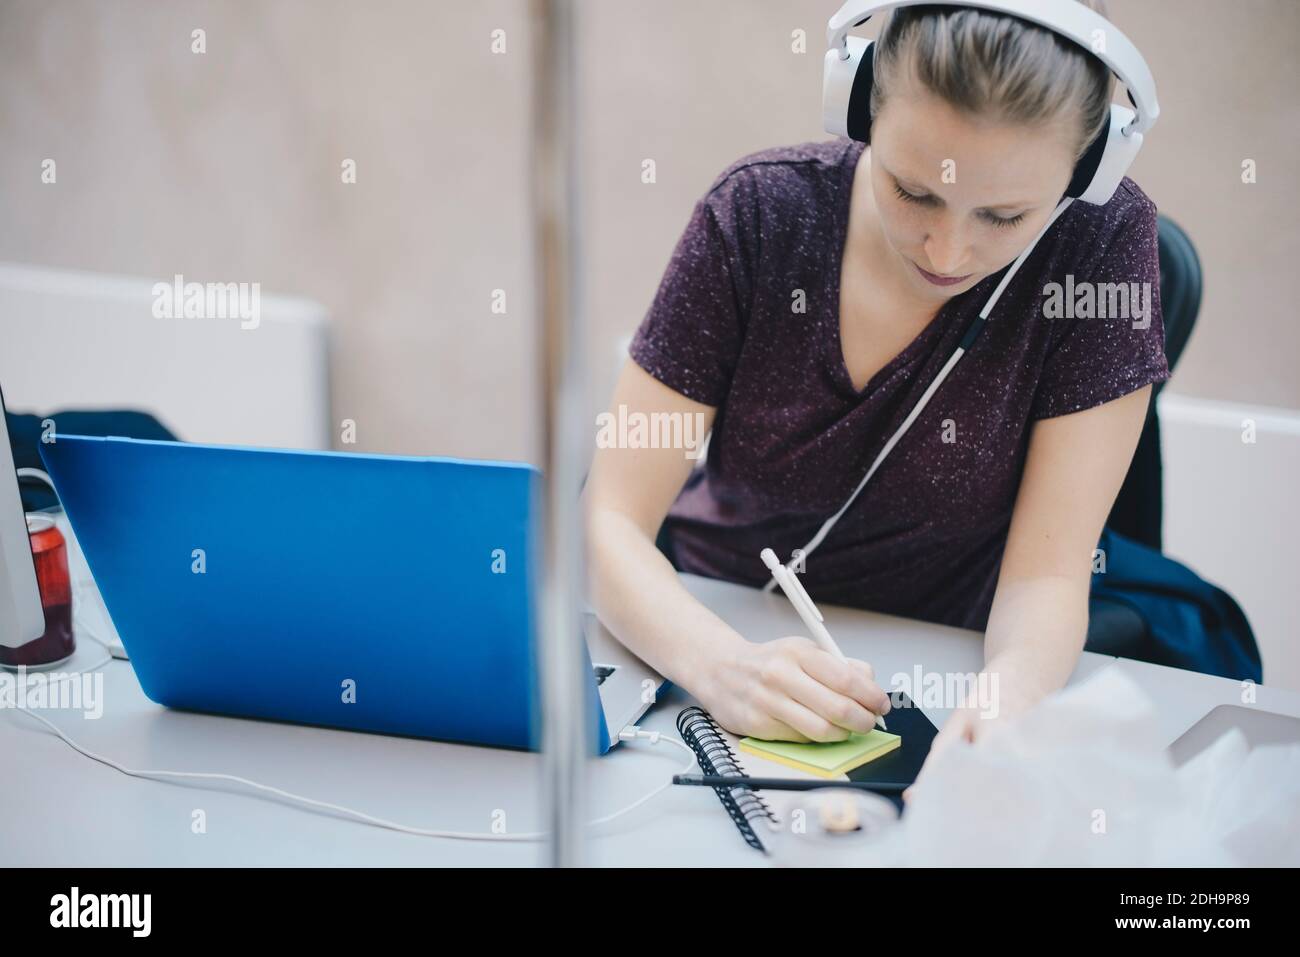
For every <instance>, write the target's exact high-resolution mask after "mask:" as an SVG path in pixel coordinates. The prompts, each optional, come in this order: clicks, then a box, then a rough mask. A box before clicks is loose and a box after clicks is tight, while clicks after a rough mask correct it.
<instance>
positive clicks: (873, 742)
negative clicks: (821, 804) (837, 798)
mask: <svg viewBox="0 0 1300 957" xmlns="http://www.w3.org/2000/svg"><path fill="white" fill-rule="evenodd" d="M902 743H903V739H902V738H901V737H899V736H898V735H896V734H890V733H889V732H888V731H881V730H880V729H879V728H875V729H872V730H871V731H868V732H867V733H866V734H852V735H850V736H849V737H848V738H846V739H844V740H843V741H829V742H825V743H822V742H813V743H811V744H800V743H798V742H795V741H763V740H760V739H759V738H741V739H740V750H742V751H746V752H748V753H749V754H753V755H756V756H758V757H760V758H765V759H767V760H768V761H775V762H777V763H778V764H784V765H785V766H786V767H791V768H795V769H797V770H799V771H806V772H808V773H809V774H816V775H818V776H819V777H823V778H834V777H839V776H840V775H841V774H847V773H848V772H849V771H852V770H853V769H854V768H860V767H862V765H864V764H866V763H867V762H868V761H874V760H875V759H876V758H878V757H880V756H881V755H882V754H888V753H889V752H890V751H893V750H894V749H895V748H897V747H898V746H899V745H900V744H902Z"/></svg>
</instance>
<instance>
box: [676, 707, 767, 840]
mask: <svg viewBox="0 0 1300 957" xmlns="http://www.w3.org/2000/svg"><path fill="white" fill-rule="evenodd" d="M677 733H678V734H680V735H681V736H682V740H683V741H685V742H686V743H687V745H689V746H690V749H691V750H692V751H694V752H695V757H696V759H697V760H698V761H699V763H700V770H701V771H702V772H703V773H704V774H717V775H729V776H740V777H746V776H747V775H746V774H745V771H744V769H743V768H741V766H740V763H739V762H738V761H737V760H736V752H734V751H732V750H731V745H729V744H728V743H727V739H726V738H725V737H724V736H723V734H722V729H721V728H719V727H718V725H717V723H716V722H715V721H714V720H713V717H712V715H710V714H709V713H708V712H707V711H705V710H704V709H703V708H697V707H690V708H686V709H684V710H683V711H682V712H681V714H679V715H678V716H677ZM713 790H714V792H715V793H716V794H717V795H718V800H719V801H721V802H722V806H723V807H724V808H725V809H726V811H727V814H728V815H730V817H731V820H732V822H733V823H735V825H736V829H737V830H738V831H740V836H741V837H743V838H744V839H745V843H746V844H748V845H749V846H750V847H752V848H754V849H755V850H759V851H764V852H766V851H767V848H765V847H764V846H763V842H762V841H761V840H760V839H759V837H758V834H756V833H755V832H754V827H753V821H754V820H755V819H757V818H765V819H767V820H768V821H775V820H776V815H775V814H773V813H772V809H771V808H770V807H768V805H767V802H766V801H764V800H763V798H762V797H761V796H760V795H758V794H756V793H755V792H753V791H751V790H750V789H749V788H747V787H745V786H743V785H733V786H731V787H715V788H714V789H713Z"/></svg>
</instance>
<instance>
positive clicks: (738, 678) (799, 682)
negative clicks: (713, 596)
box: [691, 636, 889, 741]
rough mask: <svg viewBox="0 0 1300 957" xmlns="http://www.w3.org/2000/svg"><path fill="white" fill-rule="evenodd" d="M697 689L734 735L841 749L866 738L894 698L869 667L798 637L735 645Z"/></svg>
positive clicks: (723, 651) (718, 657)
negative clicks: (838, 744) (840, 744)
mask: <svg viewBox="0 0 1300 957" xmlns="http://www.w3.org/2000/svg"><path fill="white" fill-rule="evenodd" d="M703 672H704V673H703V674H702V675H701V678H702V680H700V681H699V682H697V685H698V687H697V688H694V689H691V690H693V691H694V692H695V694H696V697H697V698H699V700H700V703H701V704H702V705H704V707H705V709H706V710H707V711H708V712H709V713H710V714H711V715H713V717H714V719H715V720H716V721H717V722H718V723H719V724H720V725H722V727H724V728H726V729H727V730H728V731H730V732H732V733H733V734H739V735H750V736H752V737H755V738H762V739H765V740H769V741H843V740H844V739H845V738H847V737H848V736H849V734H850V732H854V731H858V732H862V733H866V732H868V731H870V730H871V729H872V728H873V727H874V726H875V722H876V715H877V714H887V713H888V712H889V695H887V694H886V693H885V692H884V690H883V689H882V688H881V687H880V686H879V685H878V684H876V676H875V672H874V671H873V670H872V668H871V665H869V664H867V663H866V662H865V661H858V660H855V659H852V658H850V659H847V660H845V659H840V658H837V657H836V656H835V655H833V654H831V653H830V652H828V651H823V650H822V649H821V648H820V647H818V646H817V645H816V644H815V643H814V642H812V641H810V640H809V639H807V638H803V637H799V636H790V637H787V638H778V639H777V640H775V641H768V642H763V643H755V642H751V641H745V640H743V639H742V640H740V641H738V642H729V643H727V644H726V645H725V646H724V647H722V648H720V649H719V650H718V652H717V653H716V654H714V655H712V656H711V657H710V660H709V662H708V663H707V664H706V666H705V667H704V669H703Z"/></svg>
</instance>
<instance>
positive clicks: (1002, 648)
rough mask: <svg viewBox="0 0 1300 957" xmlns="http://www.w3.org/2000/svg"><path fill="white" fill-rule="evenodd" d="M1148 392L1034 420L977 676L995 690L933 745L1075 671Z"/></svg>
mask: <svg viewBox="0 0 1300 957" xmlns="http://www.w3.org/2000/svg"><path fill="white" fill-rule="evenodd" d="M1150 394H1151V387H1150V386H1145V387H1143V388H1141V389H1138V390H1137V391H1136V392H1131V393H1129V394H1128V395H1126V396H1123V397H1121V398H1119V399H1115V400H1113V401H1110V402H1107V403H1105V404H1103V405H1099V406H1096V407H1095V408H1092V409H1087V410H1085V411H1083V412H1075V413H1073V414H1070V415H1062V416H1058V417H1056V418H1050V419H1040V420H1039V421H1038V422H1036V423H1035V424H1034V427H1033V431H1032V432H1031V433H1030V438H1029V452H1028V457H1027V459H1026V461H1025V470H1024V475H1023V476H1022V478H1021V481H1020V489H1019V492H1018V493H1017V495H1016V504H1015V509H1014V511H1013V513H1012V518H1011V529H1010V531H1009V533H1008V535H1007V546H1006V551H1005V553H1004V555H1003V558H1002V568H1001V571H1000V573H999V575H998V585H997V591H996V592H995V593H994V596H993V607H992V610H991V611H990V613H989V621H988V628H987V630H986V631H985V635H984V674H986V675H987V676H988V677H987V678H986V679H983V681H987V684H984V683H983V681H981V682H980V683H977V687H985V688H988V689H989V690H990V691H991V692H992V694H991V695H990V697H993V695H996V697H994V698H993V700H992V701H990V702H979V703H970V704H967V705H966V706H965V707H961V708H958V709H957V710H956V711H955V712H953V714H952V715H951V716H950V717H949V719H948V720H947V721H946V722H945V723H944V726H943V728H942V730H941V731H940V733H939V736H938V737H937V738H936V739H935V742H934V747H933V748H932V750H931V753H932V754H933V753H934V752H936V751H938V750H940V749H941V748H942V747H944V746H946V745H948V744H951V743H952V742H953V741H957V740H967V741H973V740H974V739H975V737H976V736H977V735H978V734H979V732H980V729H981V725H982V724H984V723H986V722H987V720H988V719H989V718H997V717H1013V716H1015V715H1017V714H1020V713H1021V712H1023V711H1025V710H1027V709H1028V708H1030V707H1031V706H1032V705H1033V704H1034V703H1035V702H1037V701H1038V700H1039V699H1041V698H1043V697H1044V696H1045V695H1047V694H1049V693H1050V692H1052V691H1055V690H1057V689H1058V688H1061V687H1062V686H1064V684H1065V682H1066V681H1067V680H1068V679H1069V677H1070V675H1071V674H1072V673H1073V671H1074V668H1075V665H1076V664H1077V663H1078V660H1079V654H1080V652H1082V651H1083V644H1084V640H1085V638H1086V637H1087V630H1088V593H1089V589H1090V586H1091V581H1092V558H1093V549H1095V548H1096V547H1097V541H1098V539H1099V538H1100V536H1101V530H1102V526H1103V525H1104V524H1105V522H1106V516H1107V515H1108V514H1109V512H1110V508H1111V506H1112V505H1113V504H1114V502H1115V497H1116V495H1118V494H1119V489H1120V486H1121V485H1122V484H1123V483H1124V476H1125V474H1126V473H1127V472H1128V467H1129V463H1130V461H1131V460H1132V458H1133V451H1134V449H1135V448H1136V447H1137V442H1138V437H1139V436H1140V434H1141V432H1142V425H1143V422H1144V421H1145V419H1146V412H1147V404H1148V400H1149V398H1150ZM981 711H984V712H985V713H986V714H987V717H981V716H980V715H981Z"/></svg>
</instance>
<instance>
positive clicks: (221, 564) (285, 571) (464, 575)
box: [41, 435, 664, 752]
mask: <svg viewBox="0 0 1300 957" xmlns="http://www.w3.org/2000/svg"><path fill="white" fill-rule="evenodd" d="M41 453H42V456H43V457H44V459H45V464H46V469H47V471H48V472H49V473H50V476H51V478H52V479H53V480H54V485H55V487H56V489H57V490H58V493H59V499H60V500H61V501H62V503H63V506H64V508H65V509H66V511H67V514H68V519H69V521H70V522H71V525H72V529H73V532H74V533H75V534H76V537H77V540H78V542H79V543H80V545H81V548H82V551H83V552H84V553H85V556H86V560H87V562H88V564H89V566H90V570H91V573H92V574H93V575H94V578H95V582H96V584H97V585H98V586H99V590H100V592H101V594H102V596H103V599H104V603H105V605H106V607H107V608H108V611H109V614H110V615H111V616H112V619H113V624H114V625H115V626H116V628H117V632H118V634H119V635H120V636H121V638H122V643H123V645H124V646H125V648H126V651H127V654H128V655H129V657H130V660H131V663H132V665H133V666H134V668H135V672H136V675H137V677H138V679H139V681H140V686H141V688H143V690H144V693H145V694H146V695H148V696H149V698H151V699H152V700H154V701H156V702H158V703H159V704H162V705H166V706H168V707H172V708H184V709H188V710H193V711H202V712H210V713H214V714H222V715H237V716H242V717H248V718H263V719H274V720H281V721H293V722H300V723H304V724H313V725H323V726H327V727H336V728H348V729H353V730H359V731H372V732H381V733H385V734H399V735H410V736H415V737H424V738H436V739H441V740H448V741H461V742H467V743H472V744H484V745H495V746H502V747H513V748H536V747H537V746H538V744H539V742H540V727H539V724H538V678H537V671H538V669H537V663H536V657H535V652H534V635H533V633H534V628H535V611H534V595H535V590H536V588H537V586H538V576H537V574H536V569H537V568H538V563H537V560H536V556H535V555H534V553H533V552H534V548H535V547H537V543H536V541H535V532H534V523H533V521H532V516H533V515H534V512H535V508H536V507H537V504H538V501H539V485H540V483H539V482H538V478H539V473H538V472H537V470H536V469H535V468H533V467H532V466H529V465H524V464H519V463H511V462H489V461H474V460H466V459H450V458H416V457H407V456H388V455H361V454H351V453H341V452H306V451H288V450H280V449H261V448H239V447H232V446H213V445H196V444H188V443H181V442H156V441H143V440H136V439H121V438H90V437H83V436H75V435H60V436H58V438H57V440H56V441H55V442H53V443H51V444H47V445H43V446H42V448H41ZM584 626H585V632H586V637H587V646H588V649H589V651H588V654H589V661H588V664H589V665H590V668H589V669H588V673H589V676H590V677H589V680H588V682H587V685H588V687H587V695H588V704H589V713H590V714H591V716H592V725H593V726H592V738H593V747H594V749H595V750H596V751H598V752H604V751H607V750H608V749H609V748H611V747H612V746H613V745H614V744H616V743H617V742H618V733H619V731H620V730H622V729H623V728H624V727H626V726H628V725H629V724H632V723H634V722H635V721H636V720H637V719H638V718H639V717H640V716H641V715H642V714H643V713H644V712H645V711H646V710H647V709H648V708H649V707H650V704H651V703H653V701H654V697H655V694H656V693H657V691H658V690H659V689H660V688H661V686H662V685H663V683H664V682H663V679H662V678H660V677H659V676H658V675H657V674H655V673H654V672H653V671H651V670H650V669H649V668H648V667H647V666H646V665H645V664H643V663H642V662H640V661H639V660H638V659H636V658H635V657H634V656H632V655H631V654H630V653H629V652H628V651H627V650H626V649H625V648H623V646H622V645H621V644H619V643H618V642H617V641H616V640H615V639H614V638H613V636H612V635H610V634H609V633H608V632H607V631H606V630H605V629H604V628H603V627H602V626H601V625H600V623H599V622H598V621H597V620H596V619H595V617H594V616H592V615H586V616H584Z"/></svg>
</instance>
